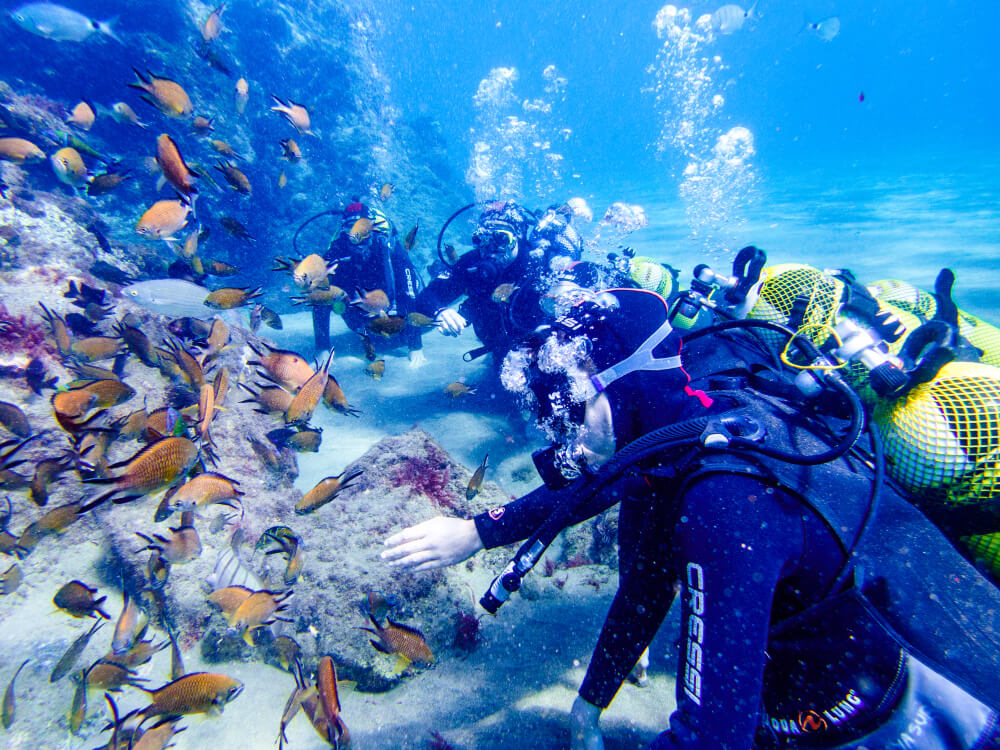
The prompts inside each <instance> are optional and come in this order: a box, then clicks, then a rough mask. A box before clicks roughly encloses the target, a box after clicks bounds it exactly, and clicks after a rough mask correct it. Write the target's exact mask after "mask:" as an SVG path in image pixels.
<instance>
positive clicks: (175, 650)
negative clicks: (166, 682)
mask: <svg viewBox="0 0 1000 750" xmlns="http://www.w3.org/2000/svg"><path fill="white" fill-rule="evenodd" d="M167 638H169V639H170V679H171V680H179V679H180V678H181V677H183V676H184V659H183V658H182V657H181V647H180V646H178V645H177V636H176V635H174V631H173V629H171V628H168V629H167Z"/></svg>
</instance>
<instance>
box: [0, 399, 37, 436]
mask: <svg viewBox="0 0 1000 750" xmlns="http://www.w3.org/2000/svg"><path fill="white" fill-rule="evenodd" d="M0 425H3V426H4V427H5V428H7V430H8V432H12V433H14V434H15V435H17V436H18V437H22V438H26V437H28V436H29V435H31V425H30V424H28V418H27V417H26V416H24V412H23V411H21V407H19V406H17V405H16V404H12V403H9V402H7V401H0Z"/></svg>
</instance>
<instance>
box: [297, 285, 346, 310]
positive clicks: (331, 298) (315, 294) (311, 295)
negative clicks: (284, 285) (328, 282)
mask: <svg viewBox="0 0 1000 750" xmlns="http://www.w3.org/2000/svg"><path fill="white" fill-rule="evenodd" d="M346 299H347V292H345V291H344V290H343V289H341V288H340V287H339V286H331V287H330V288H328V289H320V288H316V289H311V290H310V291H309V292H308V293H306V294H303V295H301V296H298V297H292V304H293V305H311V306H312V307H326V306H335V305H337V304H338V303H339V304H341V305H343V304H344V302H345V301H346ZM336 309H337V308H336V307H334V310H336Z"/></svg>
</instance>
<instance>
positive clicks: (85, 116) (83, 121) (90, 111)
mask: <svg viewBox="0 0 1000 750" xmlns="http://www.w3.org/2000/svg"><path fill="white" fill-rule="evenodd" d="M96 119H97V111H96V110H95V109H94V106H93V105H92V104H91V103H90V102H88V101H87V100H83V101H80V102H78V103H77V104H76V105H75V106H74V107H73V109H71V110H70V112H69V116H68V117H67V118H66V122H67V123H69V124H70V125H76V126H77V127H78V128H81V129H82V130H90V129H91V128H92V127H94V121H95V120H96Z"/></svg>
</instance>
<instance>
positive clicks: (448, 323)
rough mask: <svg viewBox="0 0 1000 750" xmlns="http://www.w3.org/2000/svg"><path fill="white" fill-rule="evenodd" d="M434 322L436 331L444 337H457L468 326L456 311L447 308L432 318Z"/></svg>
mask: <svg viewBox="0 0 1000 750" xmlns="http://www.w3.org/2000/svg"><path fill="white" fill-rule="evenodd" d="M434 322H435V323H436V324H437V327H438V330H440V331H441V333H443V334H444V335H445V336H458V335H459V334H460V333H461V332H462V330H463V329H464V328H465V327H466V326H467V325H468V324H469V323H468V321H467V320H466V319H465V318H463V317H462V316H461V315H460V314H459V313H458V311H457V310H452V309H451V308H449V307H446V308H445V309H444V310H442V311H441V312H439V313H438V314H437V317H436V318H434Z"/></svg>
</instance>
